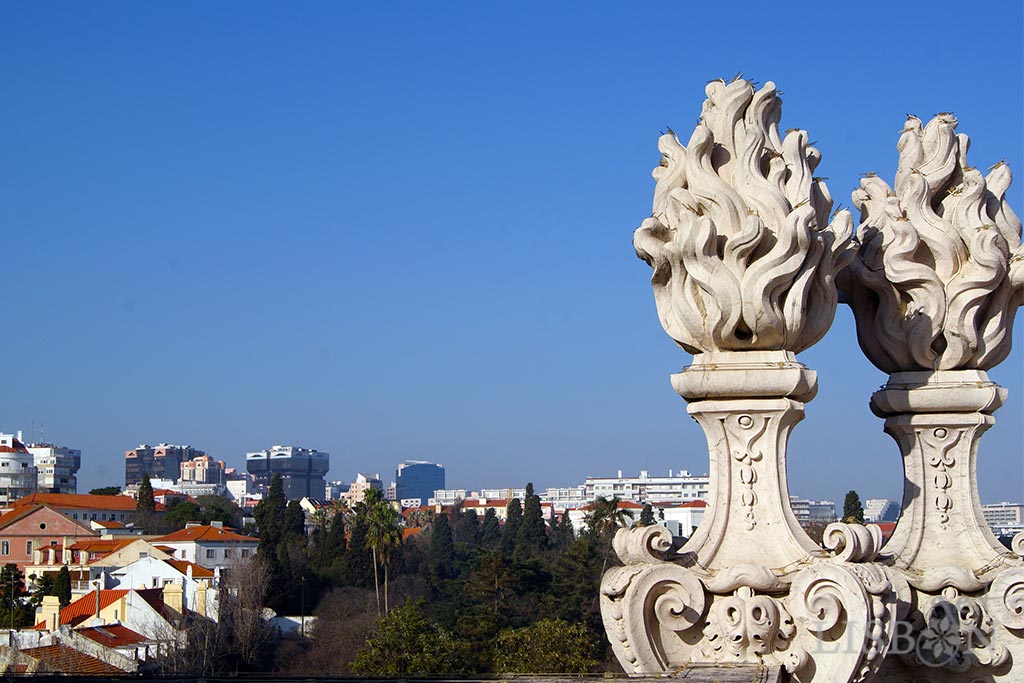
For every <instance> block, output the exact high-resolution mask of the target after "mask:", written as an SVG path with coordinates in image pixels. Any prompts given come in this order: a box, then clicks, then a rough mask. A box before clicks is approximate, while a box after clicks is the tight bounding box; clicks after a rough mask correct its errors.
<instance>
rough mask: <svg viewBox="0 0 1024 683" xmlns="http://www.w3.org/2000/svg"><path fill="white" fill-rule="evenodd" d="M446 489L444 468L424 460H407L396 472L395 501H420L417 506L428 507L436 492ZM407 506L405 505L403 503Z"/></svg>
mask: <svg viewBox="0 0 1024 683" xmlns="http://www.w3.org/2000/svg"><path fill="white" fill-rule="evenodd" d="M443 488H444V466H443V465H438V464H435V463H432V462H426V461H424V460H406V461H405V462H403V463H401V464H399V466H398V471H396V472H395V499H396V500H398V501H410V505H411V504H412V503H411V501H412V500H414V499H417V498H418V499H419V501H420V502H419V503H417V505H426V503H427V501H428V500H430V499H431V498H433V496H434V491H437V490H439V489H443ZM403 506H405V503H403Z"/></svg>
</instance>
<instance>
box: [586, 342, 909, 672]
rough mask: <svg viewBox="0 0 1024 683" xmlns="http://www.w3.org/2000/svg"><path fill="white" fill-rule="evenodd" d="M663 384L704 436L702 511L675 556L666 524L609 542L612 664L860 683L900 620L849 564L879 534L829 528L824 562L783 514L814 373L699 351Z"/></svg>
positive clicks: (605, 607)
mask: <svg viewBox="0 0 1024 683" xmlns="http://www.w3.org/2000/svg"><path fill="white" fill-rule="evenodd" d="M673 384H674V385H675V387H676V389H677V390H678V391H679V392H680V394H682V396H683V398H685V399H687V401H689V402H690V405H689V408H688V410H689V412H690V413H691V414H692V415H693V416H694V418H695V419H696V420H697V422H699V423H700V425H701V426H702V427H703V428H704V431H705V434H706V436H707V439H708V445H709V456H710V460H711V469H710V490H709V496H708V507H707V512H706V513H705V516H704V519H703V521H702V522H701V525H700V527H698V529H697V531H696V532H695V533H694V535H693V536H692V537H691V538H690V539H689V540H688V541H687V542H686V544H684V545H683V546H682V547H681V548H674V547H673V545H672V539H671V536H670V535H669V534H668V531H667V530H665V529H664V528H662V527H648V528H641V529H633V530H623V531H620V532H619V534H618V535H617V536H616V538H615V550H616V552H617V553H618V555H619V557H620V559H621V560H622V561H623V563H624V566H623V567H618V568H615V569H612V570H611V571H609V572H608V573H607V574H606V575H605V578H604V581H603V582H602V597H601V600H602V614H603V616H604V620H605V626H606V629H607V630H608V633H609V635H610V637H611V640H612V647H613V649H614V651H615V653H616V655H617V657H618V658H619V661H620V662H621V663H622V665H623V667H624V668H625V669H626V671H627V672H636V673H652V672H657V671H671V670H672V669H674V668H677V667H680V666H682V665H684V664H688V663H690V662H736V663H738V662H748V663H763V664H767V665H781V666H784V667H785V669H786V670H787V671H788V672H789V673H790V674H792V679H793V680H796V681H801V682H802V683H807V682H809V681H828V682H829V683H832V682H846V681H864V680H867V679H868V678H869V677H870V675H871V674H872V673H873V672H874V670H875V669H876V668H877V667H878V665H879V664H880V663H881V661H882V658H883V657H884V655H885V653H886V651H887V649H888V647H889V643H890V641H891V639H892V635H893V625H894V621H895V619H896V599H895V592H894V590H893V587H892V583H891V581H890V578H889V575H888V573H887V572H888V570H887V569H885V568H882V567H879V566H874V565H871V564H865V563H858V562H856V561H858V560H870V559H871V558H872V556H873V555H874V553H875V552H877V550H878V541H879V539H880V536H879V535H878V533H877V530H876V531H875V532H871V531H868V530H867V528H865V527H855V526H850V525H844V524H834V525H832V526H831V527H829V529H828V531H827V534H826V536H827V539H828V543H829V545H830V546H831V547H833V548H834V549H836V550H837V551H838V554H837V556H830V555H829V554H827V553H826V552H824V551H823V550H822V549H821V548H820V547H818V546H817V545H816V544H815V543H814V542H813V541H812V540H811V539H810V538H809V537H808V536H807V534H806V533H804V531H803V530H802V529H801V528H800V526H799V524H797V521H796V518H795V516H794V515H793V511H792V509H791V507H790V504H789V494H788V490H787V485H786V442H787V440H788V438H789V432H790V430H791V429H792V427H793V426H794V425H795V424H796V423H797V422H799V421H800V420H801V419H802V417H803V402H804V401H806V400H809V399H810V398H812V397H813V396H814V392H815V388H816V385H815V378H814V373H813V372H811V371H809V370H807V369H806V368H804V367H803V366H802V365H800V364H799V363H797V362H796V361H795V359H794V357H793V354H791V353H789V352H784V351H771V352H735V353H728V352H721V353H708V354H701V355H699V356H697V357H696V358H695V362H694V364H693V365H692V366H691V367H690V368H687V369H686V370H684V371H683V372H682V373H680V374H678V375H676V376H674V377H673ZM850 560H853V561H850Z"/></svg>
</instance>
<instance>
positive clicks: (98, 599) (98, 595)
mask: <svg viewBox="0 0 1024 683" xmlns="http://www.w3.org/2000/svg"><path fill="white" fill-rule="evenodd" d="M92 615H93V616H94V617H96V618H97V619H99V618H100V586H99V583H97V584H96V611H95V612H93V613H92Z"/></svg>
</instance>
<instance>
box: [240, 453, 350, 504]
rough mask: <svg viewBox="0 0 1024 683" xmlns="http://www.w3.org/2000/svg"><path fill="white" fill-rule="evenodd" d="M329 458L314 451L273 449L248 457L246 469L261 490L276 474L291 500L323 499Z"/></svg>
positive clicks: (246, 456)
mask: <svg viewBox="0 0 1024 683" xmlns="http://www.w3.org/2000/svg"><path fill="white" fill-rule="evenodd" d="M330 457H331V456H330V455H329V454H328V453H323V452H321V451H318V450H316V449H315V448H299V447H298V446H273V447H271V448H269V449H267V450H265V451H256V452H254V453H246V455H245V469H246V471H247V472H248V473H249V474H250V475H252V477H253V479H254V480H255V483H256V484H257V485H258V486H262V487H269V486H270V482H271V480H272V479H273V478H274V475H275V474H279V475H281V484H282V485H283V486H284V495H285V498H287V499H288V500H291V499H293V498H294V499H296V500H299V499H302V498H318V499H320V498H323V497H324V491H326V488H327V484H326V482H325V481H324V476H325V475H326V474H327V470H328V469H330V465H331V463H330Z"/></svg>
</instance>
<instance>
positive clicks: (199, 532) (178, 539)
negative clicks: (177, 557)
mask: <svg viewBox="0 0 1024 683" xmlns="http://www.w3.org/2000/svg"><path fill="white" fill-rule="evenodd" d="M259 540H260V539H258V538H253V537H252V536H243V535H242V534H237V533H235V531H234V530H233V529H230V528H227V527H225V528H223V529H220V528H218V527H215V526H193V527H188V528H187V529H182V530H181V531H175V532H174V533H172V534H167V535H166V536H161V537H160V538H156V539H153V542H154V543H188V542H193V541H195V542H200V541H201V542H205V543H211V542H217V541H221V542H228V543H237V542H242V541H250V542H253V543H258V542H259Z"/></svg>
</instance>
